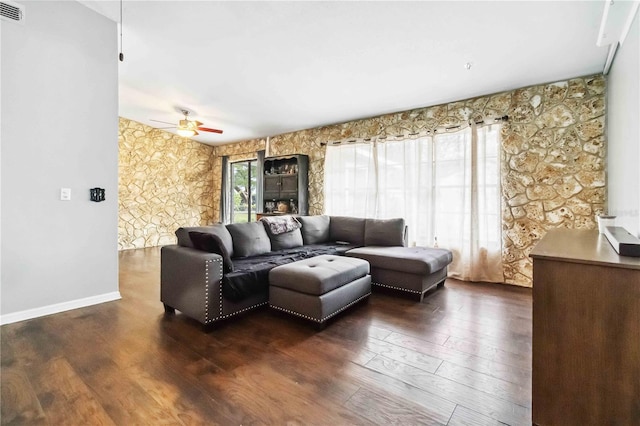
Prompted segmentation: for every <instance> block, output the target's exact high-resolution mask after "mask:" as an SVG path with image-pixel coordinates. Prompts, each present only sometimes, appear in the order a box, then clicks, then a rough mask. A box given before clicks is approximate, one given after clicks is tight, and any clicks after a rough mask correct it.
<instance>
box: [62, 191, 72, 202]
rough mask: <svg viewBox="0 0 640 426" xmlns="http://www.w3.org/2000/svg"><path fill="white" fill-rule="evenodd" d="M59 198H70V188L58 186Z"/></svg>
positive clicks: (68, 199)
mask: <svg viewBox="0 0 640 426" xmlns="http://www.w3.org/2000/svg"><path fill="white" fill-rule="evenodd" d="M60 200H61V201H70V200H71V188H60Z"/></svg>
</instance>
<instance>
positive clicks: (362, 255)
mask: <svg viewBox="0 0 640 426" xmlns="http://www.w3.org/2000/svg"><path fill="white" fill-rule="evenodd" d="M346 255H347V256H353V257H357V258H359V259H365V260H366V261H367V262H369V263H370V264H371V266H373V267H375V268H381V269H390V270H392V271H403V272H408V273H411V274H422V275H428V274H431V273H433V272H436V271H438V270H440V269H442V268H444V267H445V266H447V265H448V264H450V263H451V261H452V260H453V256H452V254H451V251H450V250H447V249H442V248H431V247H378V246H369V247H360V248H357V249H353V250H349V251H348V252H347V253H346Z"/></svg>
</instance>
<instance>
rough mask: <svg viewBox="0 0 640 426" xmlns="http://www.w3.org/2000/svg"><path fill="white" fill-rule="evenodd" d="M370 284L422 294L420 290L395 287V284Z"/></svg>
mask: <svg viewBox="0 0 640 426" xmlns="http://www.w3.org/2000/svg"><path fill="white" fill-rule="evenodd" d="M371 284H372V285H377V286H380V287H387V288H392V289H394V290H402V291H407V292H409V293H415V294H422V292H421V291H417V290H410V289H408V288H403V287H396V286H393V285H388V284H382V283H374V282H371Z"/></svg>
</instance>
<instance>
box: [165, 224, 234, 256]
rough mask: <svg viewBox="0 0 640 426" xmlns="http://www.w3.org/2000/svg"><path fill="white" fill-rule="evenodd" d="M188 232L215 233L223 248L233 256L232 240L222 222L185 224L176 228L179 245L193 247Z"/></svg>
mask: <svg viewBox="0 0 640 426" xmlns="http://www.w3.org/2000/svg"><path fill="white" fill-rule="evenodd" d="M189 232H204V233H208V234H215V235H217V236H218V237H219V238H220V240H221V241H222V243H223V244H224V248H225V249H226V250H227V252H228V253H229V256H231V257H233V254H234V253H233V240H232V239H231V234H230V233H229V231H228V230H227V228H226V226H224V225H223V224H221V223H216V224H215V225H211V226H185V227H182V228H178V229H177V230H176V237H177V238H178V245H179V246H182V247H190V248H194V245H193V242H192V241H191V237H190V236H189Z"/></svg>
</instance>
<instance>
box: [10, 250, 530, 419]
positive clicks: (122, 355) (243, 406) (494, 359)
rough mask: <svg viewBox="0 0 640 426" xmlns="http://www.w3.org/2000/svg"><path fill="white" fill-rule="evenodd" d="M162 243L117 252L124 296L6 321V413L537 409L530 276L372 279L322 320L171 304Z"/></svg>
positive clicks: (306, 414)
mask: <svg viewBox="0 0 640 426" xmlns="http://www.w3.org/2000/svg"><path fill="white" fill-rule="evenodd" d="M159 281H160V250H159V249H158V248H153V249H142V250H130V251H124V252H121V253H120V291H121V293H122V300H120V301H116V302H110V303H105V304H102V305H97V306H93V307H88V308H84V309H78V310H74V311H69V312H65V313H62V314H57V315H52V316H49V317H44V318H38V319H34V320H30V321H24V322H20V323H16V324H10V325H6V326H3V327H2V328H1V330H0V331H1V338H2V347H1V351H2V353H1V355H2V358H1V361H2V375H1V377H2V389H1V392H2V413H1V415H2V424H50V425H62V424H65V425H70V424H77V425H80V424H82V425H87V424H117V425H130V424H153V425H155V424H207V425H210V424H219V425H249V424H304V425H307V424H323V425H327V424H331V425H345V424H381V425H387V424H401V425H412V424H420V425H497V424H502V423H506V424H512V425H515V424H529V425H530V424H531V325H532V324H531V300H532V298H531V291H530V290H529V289H522V288H515V287H511V286H502V285H489V284H472V283H465V282H460V281H454V280H448V281H447V283H446V285H445V287H444V288H443V289H438V290H436V291H434V292H432V293H431V294H428V295H427V296H426V297H425V300H424V301H423V302H422V303H419V302H417V301H416V300H415V299H413V300H412V299H410V298H409V297H407V296H405V295H399V294H397V293H389V292H381V291H374V294H373V295H372V296H371V298H370V301H369V302H368V303H365V304H360V305H357V306H355V307H354V308H352V309H349V310H347V311H346V312H345V313H343V314H342V315H339V316H338V317H337V318H335V320H334V321H332V322H331V323H330V324H329V325H328V326H327V327H326V329H324V330H323V331H321V332H318V331H316V330H315V328H314V327H313V325H312V324H310V323H307V322H304V321H302V320H299V319H297V318H293V317H290V316H287V315H286V314H282V313H279V312H274V311H272V310H270V309H269V308H263V309H259V310H257V311H253V312H250V313H248V314H246V315H243V316H240V317H236V318H233V319H231V320H229V321H228V322H225V323H222V324H219V325H217V326H215V327H214V328H213V329H211V330H207V331H203V329H202V328H201V327H200V325H199V324H198V323H196V322H194V321H192V320H189V319H188V318H185V317H184V316H183V315H181V314H179V313H178V314H177V315H169V316H165V315H164V311H163V307H162V304H161V303H160V301H159V295H160V284H159Z"/></svg>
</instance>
